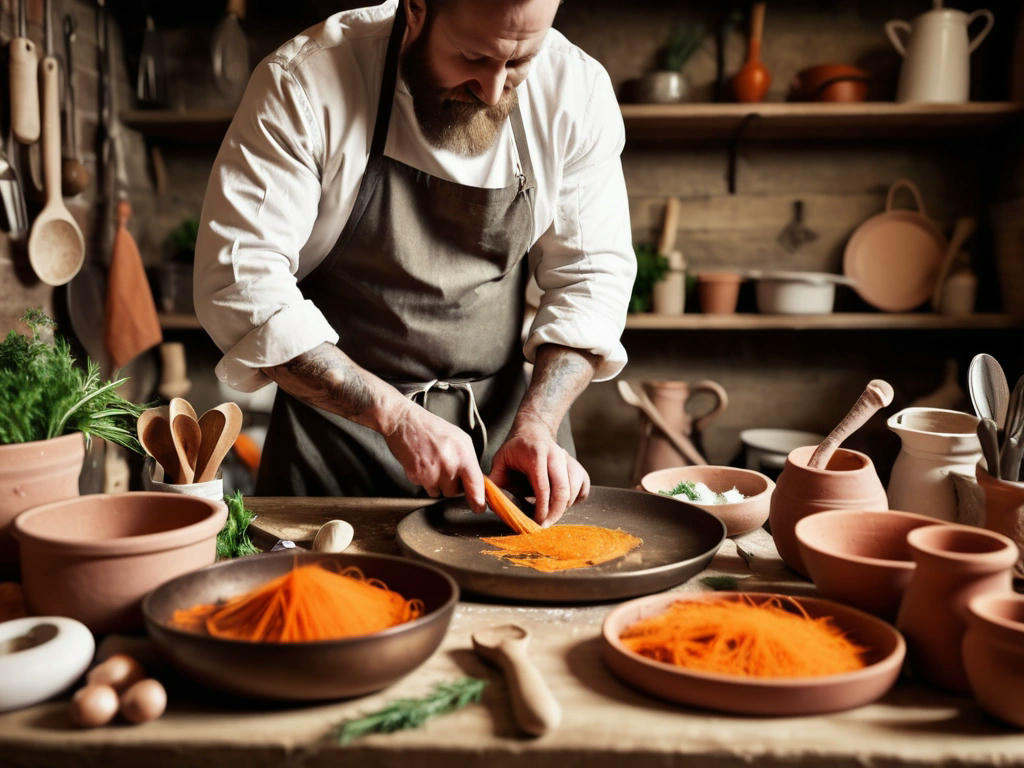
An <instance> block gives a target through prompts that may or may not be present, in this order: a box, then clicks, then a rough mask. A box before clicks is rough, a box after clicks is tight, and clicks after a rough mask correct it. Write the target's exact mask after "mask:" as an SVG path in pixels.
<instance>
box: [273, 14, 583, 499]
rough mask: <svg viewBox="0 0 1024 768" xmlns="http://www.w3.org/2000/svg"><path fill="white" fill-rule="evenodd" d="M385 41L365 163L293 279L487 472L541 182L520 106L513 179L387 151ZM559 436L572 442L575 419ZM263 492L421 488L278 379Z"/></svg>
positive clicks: (509, 411) (353, 349) (507, 382)
mask: <svg viewBox="0 0 1024 768" xmlns="http://www.w3.org/2000/svg"><path fill="white" fill-rule="evenodd" d="M404 29H405V13H404V8H403V4H402V3H401V2H400V3H399V4H398V11H397V15H396V17H395V23H394V26H393V28H392V31H391V37H390V39H389V41H388V49H387V58H386V61H385V66H384V75H383V78H382V82H381V92H380V100H379V103H378V107H377V117H376V122H375V125H374V132H373V140H372V143H371V148H370V154H369V158H368V160H367V165H366V172H365V173H364V175H363V178H362V181H361V183H360V187H359V192H358V194H357V196H356V202H355V205H354V206H353V209H352V213H351V215H350V216H349V219H348V221H347V223H346V225H345V228H344V229H343V231H342V233H341V235H340V236H339V238H338V242H337V243H336V244H335V246H334V248H333V249H332V250H331V252H330V254H328V256H327V258H326V259H325V260H324V261H323V263H321V265H320V266H319V267H317V268H316V269H315V270H313V272H311V273H310V274H309V275H308V276H306V277H305V278H304V279H303V280H302V281H301V282H300V284H299V287H300V289H301V290H302V292H303V295H304V296H305V297H306V298H307V299H309V300H311V301H313V303H314V304H316V306H317V307H319V309H320V310H321V311H322V312H323V313H324V315H325V316H326V318H327V320H328V322H329V323H330V324H331V325H332V326H333V327H334V329H335V330H337V332H338V334H339V336H340V341H339V342H338V344H339V346H340V347H341V348H342V349H343V350H344V351H345V353H346V354H347V355H348V356H349V357H351V358H352V359H353V360H354V361H355V362H356V363H358V364H359V365H360V366H362V367H364V368H366V369H367V370H369V371H372V372H373V373H375V374H376V375H377V376H380V377H381V378H382V379H384V380H385V381H388V382H389V383H391V384H392V385H394V386H395V387H397V388H398V389H399V390H400V391H401V392H403V393H404V394H406V395H407V396H409V397H411V398H412V399H413V400H414V402H416V403H418V404H420V405H422V406H423V407H425V408H428V409H429V410H430V411H431V412H432V413H435V414H436V415H438V416H440V417H442V418H444V419H446V420H447V421H449V422H450V423H452V424H455V425H457V426H459V427H461V428H462V429H463V430H465V431H467V432H469V433H470V434H471V435H472V437H473V441H474V445H475V447H476V449H477V454H478V456H479V457H480V460H481V465H482V466H483V468H484V470H485V471H489V469H490V463H491V460H492V458H493V456H494V452H495V451H496V450H497V449H498V447H499V446H500V445H501V443H502V442H503V441H504V440H505V437H506V436H507V434H508V431H509V429H510V428H511V426H512V421H513V419H514V417H515V414H516V410H517V408H518V406H519V403H520V401H521V399H522V396H523V394H524V392H525V391H526V385H527V380H526V373H525V370H524V366H523V362H524V360H523V356H522V351H521V338H520V334H521V328H522V321H523V310H524V303H525V302H524V294H525V283H526V259H525V258H524V257H525V254H526V252H527V251H528V250H529V248H530V246H531V245H532V244H533V199H534V194H535V188H536V184H535V181H534V175H533V166H532V163H531V161H530V154H529V149H528V147H527V144H526V132H525V130H524V128H523V120H522V116H521V115H520V112H519V107H518V106H516V108H515V110H514V112H513V113H512V114H511V115H510V116H509V119H510V121H511V127H512V135H513V137H514V139H515V145H516V150H517V154H518V172H517V180H516V181H515V182H514V183H513V184H511V185H510V186H508V187H504V188H501V189H484V188H478V187H470V186H465V185H462V184H456V183H454V182H451V181H447V180H445V179H441V178H437V177H434V176H431V175H429V174H427V173H424V172H423V171H420V170H417V169H416V168H412V167H410V166H408V165H404V164H402V163H400V162H398V161H396V160H394V159H392V158H390V157H386V156H385V155H384V146H385V144H386V141H387V133H388V125H389V123H390V119H391V107H392V101H393V98H394V91H395V83H396V80H397V74H398V60H399V49H400V46H401V41H402V35H403V32H404ZM558 442H559V444H560V445H562V446H563V447H565V448H566V449H567V450H569V451H572V437H571V432H570V429H569V422H568V418H567V419H566V420H565V421H563V423H562V424H561V426H560V428H559V432H558ZM257 493H259V494H260V495H275V496H289V495H294V496H409V495H416V494H422V493H423V491H422V489H420V488H418V487H416V486H414V485H412V484H411V483H410V482H409V481H408V479H407V478H406V476H405V471H404V470H403V469H402V467H401V465H400V464H399V463H398V461H397V460H396V459H395V458H394V456H393V455H392V454H391V452H390V451H389V450H388V448H387V445H386V444H385V442H384V438H383V437H382V436H381V435H380V434H379V433H377V432H374V431H373V430H371V429H369V428H367V427H363V426H360V425H358V424H355V423H353V422H351V421H349V420H347V419H345V418H342V417H341V416H337V415H334V414H331V413H328V412H327V411H324V410H321V409H319V408H315V407H313V406H310V405H308V404H306V403H303V402H301V401H299V400H298V399H296V398H294V397H292V396H290V395H288V394H287V393H286V392H284V391H283V390H279V391H278V395H277V398H276V400H275V402H274V409H273V413H272V414H271V418H270V427H269V430H268V433H267V439H266V443H265V445H264V449H263V458H262V461H261V463H260V472H259V480H258V482H257Z"/></svg>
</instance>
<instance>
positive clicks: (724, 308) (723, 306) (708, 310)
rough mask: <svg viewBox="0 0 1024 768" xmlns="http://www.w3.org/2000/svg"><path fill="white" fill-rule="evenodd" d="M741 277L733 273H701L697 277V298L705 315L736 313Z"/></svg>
mask: <svg viewBox="0 0 1024 768" xmlns="http://www.w3.org/2000/svg"><path fill="white" fill-rule="evenodd" d="M741 282H743V277H742V276H741V275H739V274H737V273H735V272H702V273H701V274H699V275H697V298H698V299H699V301H700V311H701V312H703V313H704V314H706V315H731V314H733V313H734V312H735V311H736V303H737V302H738V301H739V297H740V283H741Z"/></svg>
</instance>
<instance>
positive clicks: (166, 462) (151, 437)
mask: <svg viewBox="0 0 1024 768" xmlns="http://www.w3.org/2000/svg"><path fill="white" fill-rule="evenodd" d="M136 429H137V430H138V433H139V442H140V443H142V448H143V449H144V450H145V451H146V453H148V454H149V455H150V456H152V457H153V460H154V461H156V463H157V464H159V465H160V466H161V467H162V468H163V470H164V481H165V482H167V483H176V482H178V474H179V473H180V472H181V463H180V462H179V461H178V451H177V449H175V447H174V440H173V439H172V438H171V420H170V408H168V407H167V406H166V405H161V406H159V407H157V408H150V409H149V410H146V411H143V412H142V415H140V416H139V421H138V424H137V425H136Z"/></svg>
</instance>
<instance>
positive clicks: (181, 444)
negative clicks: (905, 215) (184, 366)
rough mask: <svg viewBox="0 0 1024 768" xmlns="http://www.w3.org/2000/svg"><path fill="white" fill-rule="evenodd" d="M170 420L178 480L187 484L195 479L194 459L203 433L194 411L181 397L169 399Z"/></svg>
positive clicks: (196, 456) (196, 457)
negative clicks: (177, 467)
mask: <svg viewBox="0 0 1024 768" xmlns="http://www.w3.org/2000/svg"><path fill="white" fill-rule="evenodd" d="M169 409H170V411H169V413H170V420H171V439H172V440H173V441H174V450H175V452H176V453H177V454H178V462H179V464H180V467H181V468H180V470H179V471H178V482H179V483H184V484H188V483H191V482H192V481H193V480H194V479H195V473H196V460H197V459H198V458H199V446H200V444H201V443H202V441H203V433H202V431H201V430H200V429H199V421H198V420H197V419H196V411H195V409H194V408H193V407H192V406H191V405H190V404H189V402H188V401H187V400H185V399H183V398H180V397H175V398H172V399H171V404H170V406H169Z"/></svg>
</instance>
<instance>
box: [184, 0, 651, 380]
mask: <svg viewBox="0 0 1024 768" xmlns="http://www.w3.org/2000/svg"><path fill="white" fill-rule="evenodd" d="M396 7H397V3H396V0H390V2H386V3H384V4H382V5H379V6H374V7H371V8H361V9H358V10H354V11H345V12H342V13H338V14H335V15H334V16H331V17H330V18H328V19H327V20H326V21H325V22H323V23H322V24H319V25H317V26H315V27H312V28H310V29H308V30H306V31H305V32H303V33H302V34H300V35H299V36H297V37H295V38H294V39H292V40H290V41H289V42H287V43H285V44H284V45H283V46H282V47H281V48H279V49H278V50H277V51H276V52H274V53H273V54H271V55H270V56H269V57H267V58H266V59H265V60H264V61H263V62H261V63H260V64H259V66H258V67H257V68H256V70H255V71H254V72H253V75H252V77H251V79H250V81H249V85H248V87H247V88H246V91H245V95H244V97H243V99H242V102H241V104H240V106H239V108H238V110H237V112H236V113H235V117H234V119H233V120H232V122H231V126H230V127H229V128H228V132H227V135H226V136H225V138H224V141H223V143H222V145H221V148H220V151H219V153H218V154H217V159H216V162H215V164H214V168H213V172H212V174H211V176H210V182H209V186H208V188H207V190H206V198H205V200H204V202H203V213H202V221H201V226H200V230H199V237H198V241H197V243H196V258H195V278H194V298H195V307H196V314H197V316H198V317H199V320H200V322H201V323H202V325H203V327H204V328H205V329H206V330H207V332H208V333H209V334H210V336H211V337H212V338H213V340H214V342H215V343H216V344H217V345H218V346H219V347H220V349H221V350H222V351H223V353H224V356H223V358H222V359H221V360H220V362H219V363H218V365H217V368H216V373H217V376H218V377H219V378H220V379H221V380H223V381H225V382H226V383H228V384H229V385H231V386H232V387H234V388H236V389H239V390H241V391H245V392H250V391H255V390H257V389H259V388H260V387H262V386H263V385H265V384H267V383H269V379H268V378H267V377H266V376H265V375H264V374H263V373H262V372H260V370H259V369H260V368H263V367H270V366H274V365H280V364H282V363H285V362H287V361H288V360H291V359H292V358H294V357H296V356H297V355H300V354H302V353H304V352H308V351H309V350H311V349H313V348H314V347H316V346H317V345H319V344H321V343H323V342H328V343H331V344H335V343H338V341H339V337H338V334H337V333H336V332H335V330H334V329H333V328H332V327H331V326H330V324H329V323H328V322H327V320H326V319H325V318H324V316H323V314H322V313H321V312H320V310H319V309H318V308H317V307H316V306H314V305H313V303H312V302H310V301H308V300H306V299H304V298H303V296H302V293H301V291H300V290H299V288H298V285H297V283H298V281H299V280H301V279H302V278H303V277H305V276H306V275H308V274H309V273H310V272H312V271H313V270H314V269H315V268H316V267H317V266H318V265H319V264H320V263H321V262H322V261H323V260H324V258H326V256H327V254H328V253H329V252H330V251H331V249H332V248H333V246H334V244H335V243H336V241H337V239H338V236H339V235H340V234H341V230H342V228H343V227H344V225H345V221H346V219H347V218H348V215H349V213H350V211H351V209H352V206H353V204H354V202H355V198H356V193H357V191H358V188H359V182H360V179H361V178H362V175H363V172H364V170H365V168H366V160H367V156H368V154H369V150H370V140H371V138H372V136H373V119H374V116H375V115H376V113H377V100H378V97H379V90H380V80H381V75H382V70H383V66H384V54H385V50H386V48H387V40H388V34H389V33H390V30H391V21H392V19H393V18H394V14H395V9H396ZM517 91H518V96H519V103H520V109H521V111H522V116H523V122H524V124H525V128H526V135H527V141H528V143H529V151H530V156H531V158H532V160H533V165H534V171H535V173H536V177H537V191H536V196H535V202H534V212H533V213H534V233H535V238H536V241H535V244H534V246H533V248H532V249H531V251H530V255H529V258H530V261H529V267H530V272H531V274H532V275H533V277H534V279H535V281H536V286H537V287H538V288H539V289H540V292H541V295H540V298H539V307H538V309H537V313H536V316H535V318H534V320H533V323H532V325H531V327H530V329H529V332H528V333H527V335H526V342H525V345H524V350H523V351H524V354H525V356H526V359H527V360H530V361H532V360H533V356H534V352H535V350H536V348H537V347H538V346H539V345H541V344H546V343H552V344H560V345H564V346H567V347H572V348H575V349H580V350H585V351H588V352H591V353H593V354H595V355H597V356H599V357H600V362H599V364H598V370H597V374H596V376H595V379H596V380H599V381H600V380H604V379H609V378H611V377H613V376H615V375H616V374H617V373H618V372H619V371H620V370H621V369H622V367H623V365H625V362H626V353H625V350H624V349H623V347H622V344H621V342H620V337H621V335H622V330H623V327H624V325H625V317H626V309H627V306H628V302H629V296H630V293H631V290H632V285H633V279H634V276H635V273H636V258H635V256H634V253H633V248H632V242H631V233H630V225H629V207H628V202H627V198H626V187H625V181H624V179H623V175H622V165H621V162H620V159H619V155H620V154H621V152H622V147H623V144H624V140H625V131H624V129H623V124H622V117H621V113H620V111H619V106H618V103H617V101H616V98H615V93H614V90H613V88H612V84H611V81H610V79H609V78H608V74H607V73H606V72H605V70H604V68H603V67H602V66H601V65H600V64H599V63H598V62H597V61H595V60H594V59H592V58H591V57H590V56H588V55H587V54H585V53H584V52H583V51H581V50H580V49H579V48H577V47H576V46H574V45H573V44H571V43H570V42H569V41H567V40H566V39H565V37H564V36H562V35H561V34H560V33H559V32H558V31H557V30H554V29H552V30H549V32H548V34H547V36H546V38H545V41H544V45H543V47H542V49H541V51H540V52H539V54H538V55H537V56H536V58H535V59H534V60H533V62H532V64H531V66H530V71H529V73H528V75H527V77H526V79H525V81H524V82H523V83H521V84H520V85H519V87H518V89H517ZM394 98H395V102H394V110H393V112H392V117H391V123H390V130H389V132H388V141H387V145H386V147H385V154H386V155H387V156H389V157H392V158H394V159H395V160H398V161H399V162H402V163H405V164H406V165H410V166H413V167H415V168H418V169H420V170H422V171H425V172H426V173H429V174H432V175H434V176H439V177H442V178H445V179H448V180H450V181H454V182H457V183H460V184H466V185H470V186H476V187H493V188H500V187H504V186H506V185H508V184H511V183H512V180H513V179H514V178H515V173H516V167H515V166H516V152H515V147H514V142H513V139H512V130H511V127H510V126H509V125H508V121H506V124H505V127H504V129H503V131H502V132H501V133H500V134H499V138H498V139H497V140H496V141H495V143H494V146H493V147H492V148H491V149H490V150H488V151H486V152H484V153H483V154H482V155H480V156H477V157H464V156H461V155H457V154H454V153H452V152H448V151H444V150H439V149H436V148H435V147H433V146H431V145H430V144H429V143H428V142H427V141H426V139H425V138H424V137H423V135H422V133H421V131H420V129H419V125H418V124H417V122H416V117H415V114H414V112H413V106H412V97H411V96H410V94H409V91H408V90H407V88H406V87H405V85H404V83H402V82H401V79H400V80H399V85H398V87H397V89H396V93H395V97H394ZM349 343H350V344H358V343H359V340H358V339H352V340H349V339H341V340H340V344H339V346H340V347H341V349H342V350H344V349H345V345H346V344H349Z"/></svg>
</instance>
